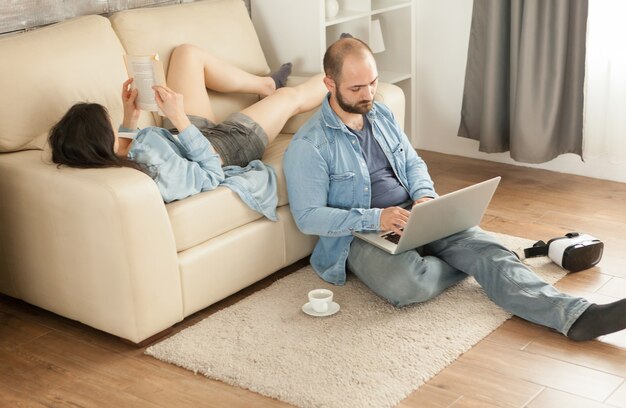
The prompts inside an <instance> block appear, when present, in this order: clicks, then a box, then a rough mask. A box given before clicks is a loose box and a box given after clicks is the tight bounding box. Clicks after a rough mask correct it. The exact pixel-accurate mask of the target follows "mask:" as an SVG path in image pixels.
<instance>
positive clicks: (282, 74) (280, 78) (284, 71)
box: [270, 62, 292, 89]
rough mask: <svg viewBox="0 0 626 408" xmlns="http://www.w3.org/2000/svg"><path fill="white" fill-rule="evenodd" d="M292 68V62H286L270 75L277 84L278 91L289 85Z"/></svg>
mask: <svg viewBox="0 0 626 408" xmlns="http://www.w3.org/2000/svg"><path fill="white" fill-rule="evenodd" d="M291 67H292V64H291V62H286V63H284V64H283V65H281V66H280V68H278V69H277V70H276V71H274V72H272V73H271V74H270V76H271V77H272V79H273V80H274V83H275V84H276V89H278V88H282V87H283V86H285V85H286V84H287V78H288V77H289V75H291Z"/></svg>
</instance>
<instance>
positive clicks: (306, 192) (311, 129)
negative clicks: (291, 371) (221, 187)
mask: <svg viewBox="0 0 626 408" xmlns="http://www.w3.org/2000/svg"><path fill="white" fill-rule="evenodd" d="M324 72H325V74H326V77H325V78H324V83H325V84H326V87H327V89H328V91H329V93H328V95H327V97H326V98H325V100H324V102H323V104H322V107H321V108H320V110H319V111H318V112H316V114H315V115H314V116H313V117H311V119H310V120H309V121H308V122H307V123H306V124H305V125H304V126H303V127H302V128H301V129H300V130H299V131H298V133H296V135H295V136H294V138H293V140H292V142H291V143H290V145H289V148H288V149H287V152H286V154H285V158H284V171H285V175H286V178H287V190H288V193H289V202H290V207H291V211H292V213H293V215H294V218H295V220H296V223H297V225H298V228H299V229H300V230H301V231H302V232H304V233H305V234H312V235H318V236H319V237H320V239H319V241H318V243H317V245H316V246H315V249H314V251H313V254H312V256H311V265H312V266H313V268H314V269H315V271H316V272H317V273H318V274H319V275H320V277H321V278H322V279H324V280H326V281H328V282H330V283H333V284H338V285H340V284H344V283H345V280H346V270H350V271H351V272H352V273H354V275H356V276H357V277H358V278H359V279H361V280H362V281H363V282H364V283H365V284H366V285H367V286H368V287H369V288H370V289H371V290H372V291H374V292H375V293H376V294H378V295H379V296H381V297H383V298H385V299H387V300H388V301H389V302H391V303H392V304H393V305H395V306H398V307H401V306H404V305H408V304H411V303H417V302H424V301H427V300H429V299H432V298H433V297H435V296H437V295H438V294H439V293H441V292H442V291H444V290H445V289H446V288H448V287H450V286H452V285H454V284H456V283H458V282H459V281H461V280H463V279H464V278H465V277H467V276H468V275H469V276H473V277H474V278H475V279H476V280H477V281H478V283H479V284H480V285H481V286H482V287H483V289H484V290H485V292H486V293H487V295H488V296H489V297H490V298H491V299H492V300H493V301H494V302H495V303H497V304H498V305H500V306H501V307H503V308H504V309H506V310H508V311H509V312H511V313H513V314H515V315H517V316H519V317H521V318H523V319H526V320H529V321H532V322H535V323H538V324H541V325H544V326H548V327H551V328H554V329H555V330H558V331H559V332H561V333H563V334H564V335H566V336H568V337H569V338H571V339H574V340H579V341H580V340H590V339H593V338H595V337H598V336H601V335H604V334H608V333H612V332H615V331H618V330H622V329H624V328H626V299H622V300H620V301H617V302H615V303H611V304H609V305H595V304H591V303H589V302H588V301H587V300H585V299H582V298H578V297H573V296H570V295H567V294H564V293H561V292H559V291H557V290H556V289H555V288H554V287H552V286H550V285H548V284H547V283H545V282H543V281H542V280H540V279H539V278H538V277H537V276H536V275H535V274H534V273H533V272H532V271H531V270H529V269H528V268H527V267H526V266H525V265H524V264H522V263H521V262H520V261H519V260H518V258H517V257H516V255H515V254H514V253H512V252H511V251H509V250H508V249H506V248H505V247H504V246H502V245H500V244H499V243H498V242H497V241H495V239H494V238H493V237H492V236H490V235H489V234H487V233H485V232H483V231H482V230H481V229H480V228H478V227H475V228H470V229H468V230H466V231H463V232H460V233H457V234H454V235H452V236H450V237H447V238H443V239H440V240H437V241H435V242H432V243H430V244H428V245H426V246H425V247H424V248H423V250H422V251H420V252H418V251H416V250H413V251H407V252H404V253H401V254H398V255H390V254H388V253H387V252H385V251H382V250H380V249H378V248H376V247H375V246H373V245H371V244H369V243H366V242H365V241H362V240H360V239H355V238H354V237H353V235H352V232H353V231H362V230H383V231H386V230H393V231H395V232H396V233H400V234H401V228H402V227H403V226H404V225H405V224H406V221H407V219H408V216H409V212H408V211H407V210H406V209H404V208H403V206H404V205H405V204H407V203H408V204H409V205H410V204H411V203H413V205H419V204H420V203H421V202H423V201H427V200H432V199H433V198H434V197H436V196H437V193H436V192H435V190H434V188H433V182H432V180H431V178H430V176H429V174H428V170H427V167H426V164H425V163H424V161H423V160H422V159H421V158H420V157H419V156H418V155H417V153H416V152H415V150H414V149H413V148H412V147H411V144H410V143H409V141H408V139H407V137H406V135H405V134H404V133H403V132H402V130H401V129H400V127H399V126H398V123H397V122H396V121H395V120H394V118H393V115H392V113H391V112H390V111H389V109H388V108H387V107H385V106H384V105H382V104H380V103H378V102H374V94H375V93H376V86H377V83H378V71H377V68H376V62H375V60H374V57H373V55H372V53H371V50H370V49H369V47H368V46H367V45H366V44H365V43H363V42H361V41H360V40H358V39H355V38H350V37H347V38H346V37H342V38H341V39H339V40H338V41H337V42H335V43H334V44H332V45H331V46H330V47H329V49H328V50H327V51H326V54H325V56H324ZM443 221H444V220H442V222H443Z"/></svg>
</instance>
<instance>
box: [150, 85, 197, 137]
mask: <svg viewBox="0 0 626 408" xmlns="http://www.w3.org/2000/svg"><path fill="white" fill-rule="evenodd" d="M152 89H154V98H155V99H156V102H157V105H159V108H160V109H161V112H163V114H164V115H165V116H167V117H168V118H169V120H171V121H172V123H173V124H174V126H176V129H178V131H179V132H182V131H183V130H185V128H186V127H187V126H189V125H191V122H189V118H188V117H187V115H186V114H185V105H184V103H183V95H181V94H179V93H176V92H174V91H172V90H171V89H169V88H167V87H165V86H160V85H155V86H153V87H152Z"/></svg>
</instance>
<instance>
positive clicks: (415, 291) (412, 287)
mask: <svg viewBox="0 0 626 408" xmlns="http://www.w3.org/2000/svg"><path fill="white" fill-rule="evenodd" d="M438 294H439V291H438V290H436V289H435V288H433V287H431V286H429V285H425V284H424V283H420V282H417V281H415V280H407V281H405V282H403V283H402V284H400V285H390V287H389V288H388V290H387V291H386V293H385V295H384V298H385V299H386V300H387V301H388V302H389V303H391V304H392V305H394V306H395V307H403V306H407V305H410V304H414V303H422V302H426V301H428V300H430V299H433V298H434V297H436V296H437V295H438Z"/></svg>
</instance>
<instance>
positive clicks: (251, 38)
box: [110, 0, 269, 120]
mask: <svg viewBox="0 0 626 408" xmlns="http://www.w3.org/2000/svg"><path fill="white" fill-rule="evenodd" d="M110 20H111V25H112V26H113V29H114V30H115V32H116V33H117V35H118V37H119V38H120V40H121V42H122V44H123V46H124V48H125V49H126V51H127V52H128V53H129V54H136V55H145V54H153V53H158V54H159V57H160V59H161V60H162V61H163V62H164V67H165V70H166V72H167V67H168V62H169V59H170V55H171V53H172V51H173V50H174V48H175V47H176V46H178V45H180V44H194V45H197V46H199V47H200V48H202V49H205V50H206V51H208V52H210V53H211V54H213V55H216V56H218V57H220V58H221V59H223V60H226V61H228V62H230V63H232V64H234V65H236V66H238V67H239V68H241V69H243V70H245V71H247V72H251V73H253V74H257V75H266V74H267V73H269V67H268V65H267V61H266V59H265V56H264V54H263V50H262V48H261V44H260V42H259V39H258V37H257V34H256V31H255V30H254V26H253V24H252V20H251V19H250V16H249V15H248V10H247V9H246V7H245V4H244V2H243V0H205V1H196V2H193V3H185V4H177V5H172V6H164V7H156V8H143V9H134V10H125V11H121V12H118V13H115V14H113V15H112V16H111V17H110ZM210 96H211V100H212V105H213V110H214V113H215V115H216V117H217V119H218V120H222V119H224V117H225V116H227V115H228V114H229V113H232V112H236V111H240V110H241V109H243V108H244V107H246V106H248V105H250V104H251V103H254V102H256V101H258V96H257V95H233V94H229V95H223V94H217V93H214V92H210Z"/></svg>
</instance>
